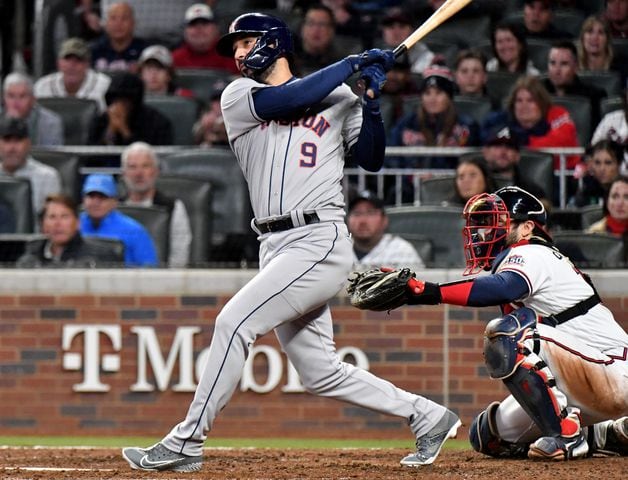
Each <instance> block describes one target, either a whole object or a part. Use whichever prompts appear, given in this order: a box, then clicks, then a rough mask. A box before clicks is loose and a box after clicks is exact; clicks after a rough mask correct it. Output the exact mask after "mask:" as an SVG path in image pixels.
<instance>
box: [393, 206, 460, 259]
mask: <svg viewBox="0 0 628 480" xmlns="http://www.w3.org/2000/svg"><path fill="white" fill-rule="evenodd" d="M386 214H387V215H388V221H389V223H388V231H389V232H391V233H396V234H397V235H400V236H402V237H403V236H404V235H405V234H414V235H417V234H418V235H425V236H426V237H428V238H429V239H430V240H431V241H432V245H433V247H434V248H433V252H434V261H433V264H432V266H433V267H436V268H456V267H464V265H465V259H464V252H463V244H462V227H463V226H464V219H463V218H462V208H459V207H437V206H420V207H415V206H411V207H409V206H402V207H393V208H389V209H387V210H386Z"/></svg>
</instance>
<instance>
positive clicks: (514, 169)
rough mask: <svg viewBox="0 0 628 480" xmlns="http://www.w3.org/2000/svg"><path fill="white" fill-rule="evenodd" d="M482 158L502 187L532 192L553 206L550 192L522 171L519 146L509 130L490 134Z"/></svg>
mask: <svg viewBox="0 0 628 480" xmlns="http://www.w3.org/2000/svg"><path fill="white" fill-rule="evenodd" d="M482 157H484V160H486V163H487V164H488V168H489V171H490V172H491V175H492V176H493V178H494V179H495V181H497V182H498V183H499V185H500V186H502V185H503V184H507V185H516V186H518V187H521V188H523V189H524V190H526V191H527V192H530V193H531V194H532V195H534V196H535V197H536V198H538V199H539V200H541V201H542V202H543V203H544V204H546V205H551V204H552V200H551V198H550V195H549V194H548V192H546V191H545V190H544V189H542V188H541V187H540V186H538V185H537V184H536V183H532V182H530V181H529V180H528V179H527V178H526V172H524V171H523V170H522V168H521V166H520V163H519V162H520V161H521V151H520V150H519V145H518V144H517V142H516V141H515V139H514V138H512V137H511V136H510V132H509V131H508V129H507V128H506V129H502V130H501V131H495V132H492V133H491V134H489V136H488V138H487V139H486V141H485V143H484V147H483V148H482Z"/></svg>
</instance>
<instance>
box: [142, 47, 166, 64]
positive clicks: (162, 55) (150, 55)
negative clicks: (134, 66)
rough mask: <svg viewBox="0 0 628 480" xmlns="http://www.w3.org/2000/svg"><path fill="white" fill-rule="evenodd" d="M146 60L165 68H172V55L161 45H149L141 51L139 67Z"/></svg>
mask: <svg viewBox="0 0 628 480" xmlns="http://www.w3.org/2000/svg"><path fill="white" fill-rule="evenodd" d="M148 60H155V61H157V62H159V63H161V65H162V66H164V67H166V68H168V67H171V66H172V54H171V53H170V50H168V49H167V48H166V47H164V46H163V45H151V46H150V47H147V48H145V49H144V50H142V54H141V55H140V59H139V63H140V65H142V64H143V63H145V62H147V61H148Z"/></svg>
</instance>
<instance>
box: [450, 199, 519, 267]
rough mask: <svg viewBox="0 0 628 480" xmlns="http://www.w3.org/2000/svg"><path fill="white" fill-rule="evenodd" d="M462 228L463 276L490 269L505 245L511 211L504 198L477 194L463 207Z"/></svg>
mask: <svg viewBox="0 0 628 480" xmlns="http://www.w3.org/2000/svg"><path fill="white" fill-rule="evenodd" d="M462 214H463V216H464V218H465V220H466V225H465V226H464V227H463V228H462V237H463V242H464V255H465V258H466V261H467V267H466V268H465V270H464V273H463V275H472V274H475V273H479V272H481V271H482V270H489V269H490V268H491V264H492V263H493V260H494V259H495V257H496V256H497V255H499V253H500V252H501V251H502V250H503V249H504V247H505V246H506V235H508V232H509V231H510V214H509V211H508V207H507V206H506V204H505V203H504V201H503V200H502V199H501V198H500V197H499V196H498V195H496V194H494V193H480V194H478V195H475V196H473V197H471V198H470V199H469V201H468V202H467V204H466V205H465V207H464V210H463V213H462Z"/></svg>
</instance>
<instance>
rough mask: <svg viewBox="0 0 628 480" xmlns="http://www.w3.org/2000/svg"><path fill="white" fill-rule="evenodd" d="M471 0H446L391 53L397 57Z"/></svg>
mask: <svg viewBox="0 0 628 480" xmlns="http://www.w3.org/2000/svg"><path fill="white" fill-rule="evenodd" d="M470 3H471V0H447V1H446V2H445V3H443V4H442V5H441V6H440V7H439V8H438V10H436V11H435V12H434V13H432V15H430V17H429V18H428V19H427V20H425V22H423V24H422V25H421V26H420V27H419V28H417V29H416V30H415V31H414V32H412V33H411V34H410V35H409V36H408V38H406V39H405V40H404V41H403V42H401V44H400V45H398V46H397V48H395V49H394V50H393V55H394V56H395V58H399V57H400V56H401V55H403V54H404V53H405V52H406V51H407V50H409V49H410V48H412V46H413V45H414V44H415V43H416V42H418V41H419V40H421V39H422V38H423V37H425V36H426V35H427V34H428V33H430V32H431V31H432V30H434V29H435V28H436V27H438V26H439V25H441V24H442V23H443V22H444V21H445V20H448V19H449V18H451V17H453V16H454V15H455V14H456V13H458V12H459V11H460V10H462V9H463V8H464V7H466V6H467V5H469V4H470ZM366 94H367V95H368V96H369V97H370V98H373V97H374V96H375V95H374V94H373V91H372V90H370V89H369V90H368V91H367V92H366Z"/></svg>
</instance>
